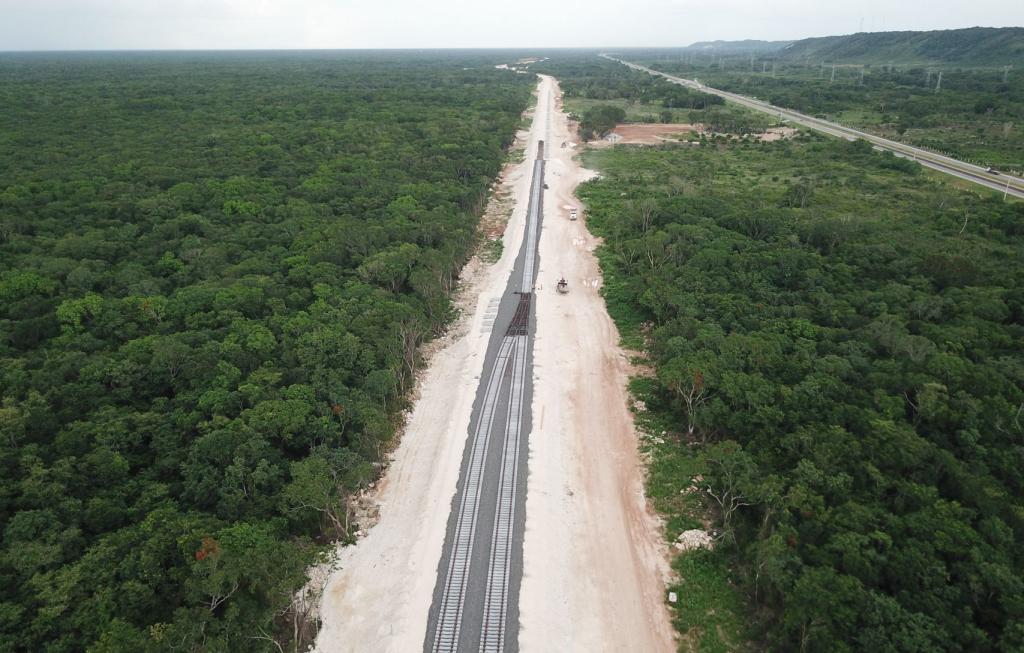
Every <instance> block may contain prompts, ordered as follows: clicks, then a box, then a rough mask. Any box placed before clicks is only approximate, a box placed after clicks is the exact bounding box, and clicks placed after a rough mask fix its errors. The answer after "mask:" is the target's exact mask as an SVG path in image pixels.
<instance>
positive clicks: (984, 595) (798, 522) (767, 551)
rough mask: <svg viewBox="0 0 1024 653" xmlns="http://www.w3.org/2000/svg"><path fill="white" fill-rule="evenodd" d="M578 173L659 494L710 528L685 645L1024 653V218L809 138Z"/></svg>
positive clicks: (687, 594) (680, 563) (687, 611)
mask: <svg viewBox="0 0 1024 653" xmlns="http://www.w3.org/2000/svg"><path fill="white" fill-rule="evenodd" d="M585 162H586V163H587V164H588V166H589V167H592V168H597V169H598V170H600V172H601V175H602V176H601V178H600V179H598V180H596V181H592V182H589V183H587V184H586V185H584V186H583V187H582V188H581V190H580V195H581V197H583V198H584V199H585V201H586V202H587V204H588V206H589V212H588V225H589V227H590V229H591V230H592V231H594V232H595V233H596V234H597V235H599V236H602V237H603V238H604V245H603V246H602V247H601V249H600V250H599V257H600V260H601V264H602V269H603V271H604V276H605V286H604V293H605V296H606V300H607V302H608V305H609V310H610V311H611V313H612V315H613V317H615V319H616V321H617V323H618V324H619V327H620V330H621V332H622V333H623V337H624V339H625V341H626V342H627V344H630V345H632V346H634V347H638V348H644V349H645V350H646V352H647V355H648V356H649V358H650V361H651V364H652V365H653V368H654V372H653V375H652V376H651V377H649V378H640V379H637V380H636V381H635V382H634V386H635V388H634V390H635V391H636V393H637V394H638V395H639V398H641V399H643V400H644V402H645V404H646V409H641V412H640V413H639V414H638V419H639V420H640V423H641V424H642V425H643V426H644V427H645V429H646V430H647V431H648V432H649V433H651V436H650V437H648V438H647V440H646V442H647V445H646V446H647V447H648V448H649V449H650V453H651V455H652V458H651V466H650V477H649V483H648V484H649V487H648V491H649V494H650V495H651V497H652V499H653V500H654V501H655V503H656V505H657V507H658V508H659V509H660V510H661V511H663V512H664V513H665V514H666V517H667V531H668V532H667V534H666V535H667V537H668V538H670V539H673V538H674V537H675V536H676V535H677V534H678V533H679V532H681V531H683V530H686V529H691V528H698V529H707V528H713V529H714V530H715V532H716V533H717V536H718V539H717V544H716V547H715V549H714V550H713V551H710V552H708V551H694V552H690V553H685V554H681V555H679V556H677V557H676V559H675V561H674V567H675V569H676V570H677V572H679V575H680V578H679V581H678V585H677V586H675V587H672V588H671V589H673V590H674V591H676V592H677V593H678V596H679V597H680V598H679V600H680V603H679V604H678V605H675V606H673V607H674V618H675V622H676V625H677V627H678V628H679V629H680V631H681V634H682V635H683V639H682V640H681V645H682V646H683V648H685V649H687V650H701V651H722V650H749V649H767V650H773V651H806V652H821V653H842V652H844V651H864V652H871V653H878V652H886V651H888V652H915V653H925V652H929V653H930V652H939V651H949V652H952V651H958V652H959V651H964V652H965V651H972V652H986V651H1005V652H1009V651H1021V650H1024V547H1022V546H1021V542H1024V474H1022V470H1024V290H1022V289H1024V260H1022V259H1021V254H1022V252H1024V203H1020V202H1012V201H1011V202H1007V203H1004V202H1003V201H1001V200H1000V199H998V198H996V197H991V196H987V195H986V197H979V196H978V195H976V194H974V193H969V192H963V191H958V190H956V189H955V188H953V187H952V186H949V185H946V184H944V183H941V182H938V181H936V180H935V178H934V176H933V175H931V174H927V173H924V172H922V171H921V169H920V168H919V167H917V166H916V165H914V164H912V163H910V162H907V161H905V160H900V159H897V158H894V157H893V156H891V155H889V154H880V153H877V152H874V151H872V149H871V147H870V146H869V145H868V144H866V143H864V142H862V141H861V142H855V143H847V142H845V141H839V140H827V139H825V138H824V137H820V136H815V135H810V134H805V135H803V136H801V137H800V138H799V139H797V140H794V141H779V142H776V143H763V144H755V143H747V142H739V143H735V142H733V143H727V142H724V141H720V142H717V143H716V142H712V143H710V144H708V145H707V146H705V147H700V148H693V147H681V146H671V145H667V146H659V147H657V148H639V147H623V146H618V147H615V148H613V149H605V150H599V151H594V152H591V153H588V154H587V156H586V158H585ZM659 434H660V435H659ZM709 517H710V518H711V519H712V520H713V521H712V522H711V523H709V522H708V521H707V520H708V519H709ZM750 615H755V617H756V618H754V619H751V617H750Z"/></svg>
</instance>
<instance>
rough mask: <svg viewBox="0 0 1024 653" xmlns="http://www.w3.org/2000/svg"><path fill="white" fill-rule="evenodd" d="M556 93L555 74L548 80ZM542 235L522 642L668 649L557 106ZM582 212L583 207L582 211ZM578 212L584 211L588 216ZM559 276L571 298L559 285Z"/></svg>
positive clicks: (654, 544) (628, 428)
mask: <svg viewBox="0 0 1024 653" xmlns="http://www.w3.org/2000/svg"><path fill="white" fill-rule="evenodd" d="M556 93H557V85H556ZM557 106H558V108H559V111H558V112H556V114H555V117H554V120H553V121H552V124H551V136H550V139H551V148H550V150H549V155H548V164H547V170H548V173H547V175H546V180H547V182H548V185H549V187H550V190H548V191H547V193H548V194H547V195H546V197H545V199H544V206H545V221H544V231H543V233H542V234H541V238H540V274H539V276H538V289H537V293H536V311H537V334H536V340H535V344H534V370H535V379H534V392H533V396H534V401H533V431H532V433H531V435H530V457H529V469H530V474H529V479H528V485H527V499H526V535H525V540H524V543H523V581H522V589H521V593H520V606H519V609H520V628H521V630H520V633H519V646H520V650H521V651H524V652H526V653H528V652H531V651H588V652H590V651H609V652H610V651H616V652H619V651H643V652H645V653H649V652H656V651H672V650H674V649H675V643H674V639H673V630H672V626H671V623H670V621H669V616H668V611H667V610H666V609H665V604H664V583H663V578H664V576H665V574H666V573H667V570H668V566H667V562H666V554H665V553H664V551H665V545H664V544H663V543H662V540H661V537H660V532H659V528H658V524H657V522H656V521H655V519H654V518H653V517H652V515H651V513H650V512H649V511H648V509H647V506H646V502H645V499H644V494H643V473H642V468H641V465H640V461H639V458H638V455H637V437H636V433H635V431H634V428H633V419H632V414H631V413H630V412H629V409H628V396H627V392H626V383H627V380H628V360H627V359H626V357H625V355H624V354H623V352H622V350H621V349H620V348H619V345H618V332H617V330H616V329H615V325H614V323H613V322H612V321H611V318H610V317H609V316H608V313H607V311H606V309H605V305H604V300H603V299H602V298H601V296H600V294H599V289H600V285H601V275H600V271H599V269H598V265H597V260H596V258H595V257H594V255H593V250H594V248H595V247H596V245H597V240H596V239H595V238H594V237H593V236H592V235H591V234H590V233H589V232H588V231H587V230H586V226H585V220H579V221H570V220H569V219H568V214H569V211H568V207H570V206H579V202H578V200H576V199H575V197H574V195H573V192H574V189H575V188H576V186H577V184H579V183H580V182H581V181H583V180H585V179H587V178H589V177H590V176H592V173H591V172H590V171H587V170H583V169H581V168H580V166H579V164H578V162H576V161H574V160H573V150H572V149H571V148H561V147H559V145H560V144H561V143H562V142H563V141H572V140H574V139H573V138H572V137H571V136H570V134H569V132H568V124H567V119H566V116H565V114H564V113H562V111H561V110H560V109H561V102H558V103H557ZM581 215H582V211H581ZM584 217H585V216H584ZM561 276H564V277H565V278H566V279H567V280H568V282H569V289H570V292H569V294H568V295H558V294H556V292H555V283H556V282H557V280H558V279H559V277H561Z"/></svg>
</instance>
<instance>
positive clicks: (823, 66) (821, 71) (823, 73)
mask: <svg viewBox="0 0 1024 653" xmlns="http://www.w3.org/2000/svg"><path fill="white" fill-rule="evenodd" d="M824 76H825V62H824V61H822V62H821V68H819V69H818V79H821V78H822V77H824Z"/></svg>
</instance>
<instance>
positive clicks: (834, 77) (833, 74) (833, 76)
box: [828, 64, 836, 84]
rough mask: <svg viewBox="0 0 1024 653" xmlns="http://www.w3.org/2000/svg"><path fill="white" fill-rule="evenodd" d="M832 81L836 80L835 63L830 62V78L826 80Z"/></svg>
mask: <svg viewBox="0 0 1024 653" xmlns="http://www.w3.org/2000/svg"><path fill="white" fill-rule="evenodd" d="M834 81H836V65H835V64H832V79H830V80H828V83H829V84H831V83H832V82H834Z"/></svg>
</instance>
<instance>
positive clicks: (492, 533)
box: [423, 97, 552, 653]
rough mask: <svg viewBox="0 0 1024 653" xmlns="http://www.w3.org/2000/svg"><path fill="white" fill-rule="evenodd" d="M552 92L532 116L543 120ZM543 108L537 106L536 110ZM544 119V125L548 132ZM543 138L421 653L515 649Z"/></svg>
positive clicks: (472, 424) (493, 336) (497, 319)
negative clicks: (524, 225)
mask: <svg viewBox="0 0 1024 653" xmlns="http://www.w3.org/2000/svg"><path fill="white" fill-rule="evenodd" d="M551 102H552V99H551V98H550V97H544V98H540V99H539V100H538V105H537V111H536V116H537V117H536V118H535V119H541V120H544V121H545V122H548V121H549V120H550V116H549V115H548V114H549V113H550V111H551ZM542 107H543V108H542ZM549 129H550V123H549V122H548V124H547V125H545V131H541V132H538V133H539V134H546V133H547V131H548V130H549ZM544 163H545V162H544V141H539V142H538V146H537V154H536V158H535V160H534V162H533V174H532V179H531V182H530V183H531V186H530V195H529V203H528V207H527V217H526V234H525V238H524V239H523V242H522V246H521V248H520V251H519V253H518V255H517V258H516V262H515V265H514V267H513V270H512V273H511V274H510V275H509V280H508V284H507V286H506V290H505V293H504V294H503V296H502V298H501V301H500V303H499V305H498V310H497V314H496V317H495V320H494V328H493V330H492V331H491V334H490V340H489V342H488V349H487V355H486V358H485V360H484V367H483V369H484V372H483V374H482V375H481V377H480V384H479V387H478V389H477V396H476V400H475V402H474V404H473V413H472V416H471V418H470V424H469V438H468V440H467V442H466V448H465V451H464V454H463V461H462V468H461V470H460V476H459V483H458V486H457V489H456V494H455V497H454V499H453V501H452V508H451V513H450V515H449V518H448V527H447V532H446V535H445V542H444V548H443V549H442V553H441V560H440V562H439V563H438V571H437V584H436V585H435V588H434V596H433V603H432V604H431V608H430V613H429V615H428V619H427V633H426V637H425V639H424V643H423V649H424V651H426V652H427V653H448V652H454V651H473V652H480V653H498V652H514V651H517V650H518V641H517V639H516V634H517V629H518V622H519V608H518V596H519V585H520V581H521V579H522V557H523V551H522V546H523V524H524V515H525V503H526V482H525V480H526V459H527V451H528V447H527V437H528V435H529V433H530V427H531V415H530V405H531V398H532V391H533V373H532V368H533V343H532V334H533V333H534V323H533V311H532V310H531V309H532V304H533V299H534V294H533V291H534V285H535V277H536V274H537V244H538V240H539V238H540V230H541V224H542V221H543V195H544Z"/></svg>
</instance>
